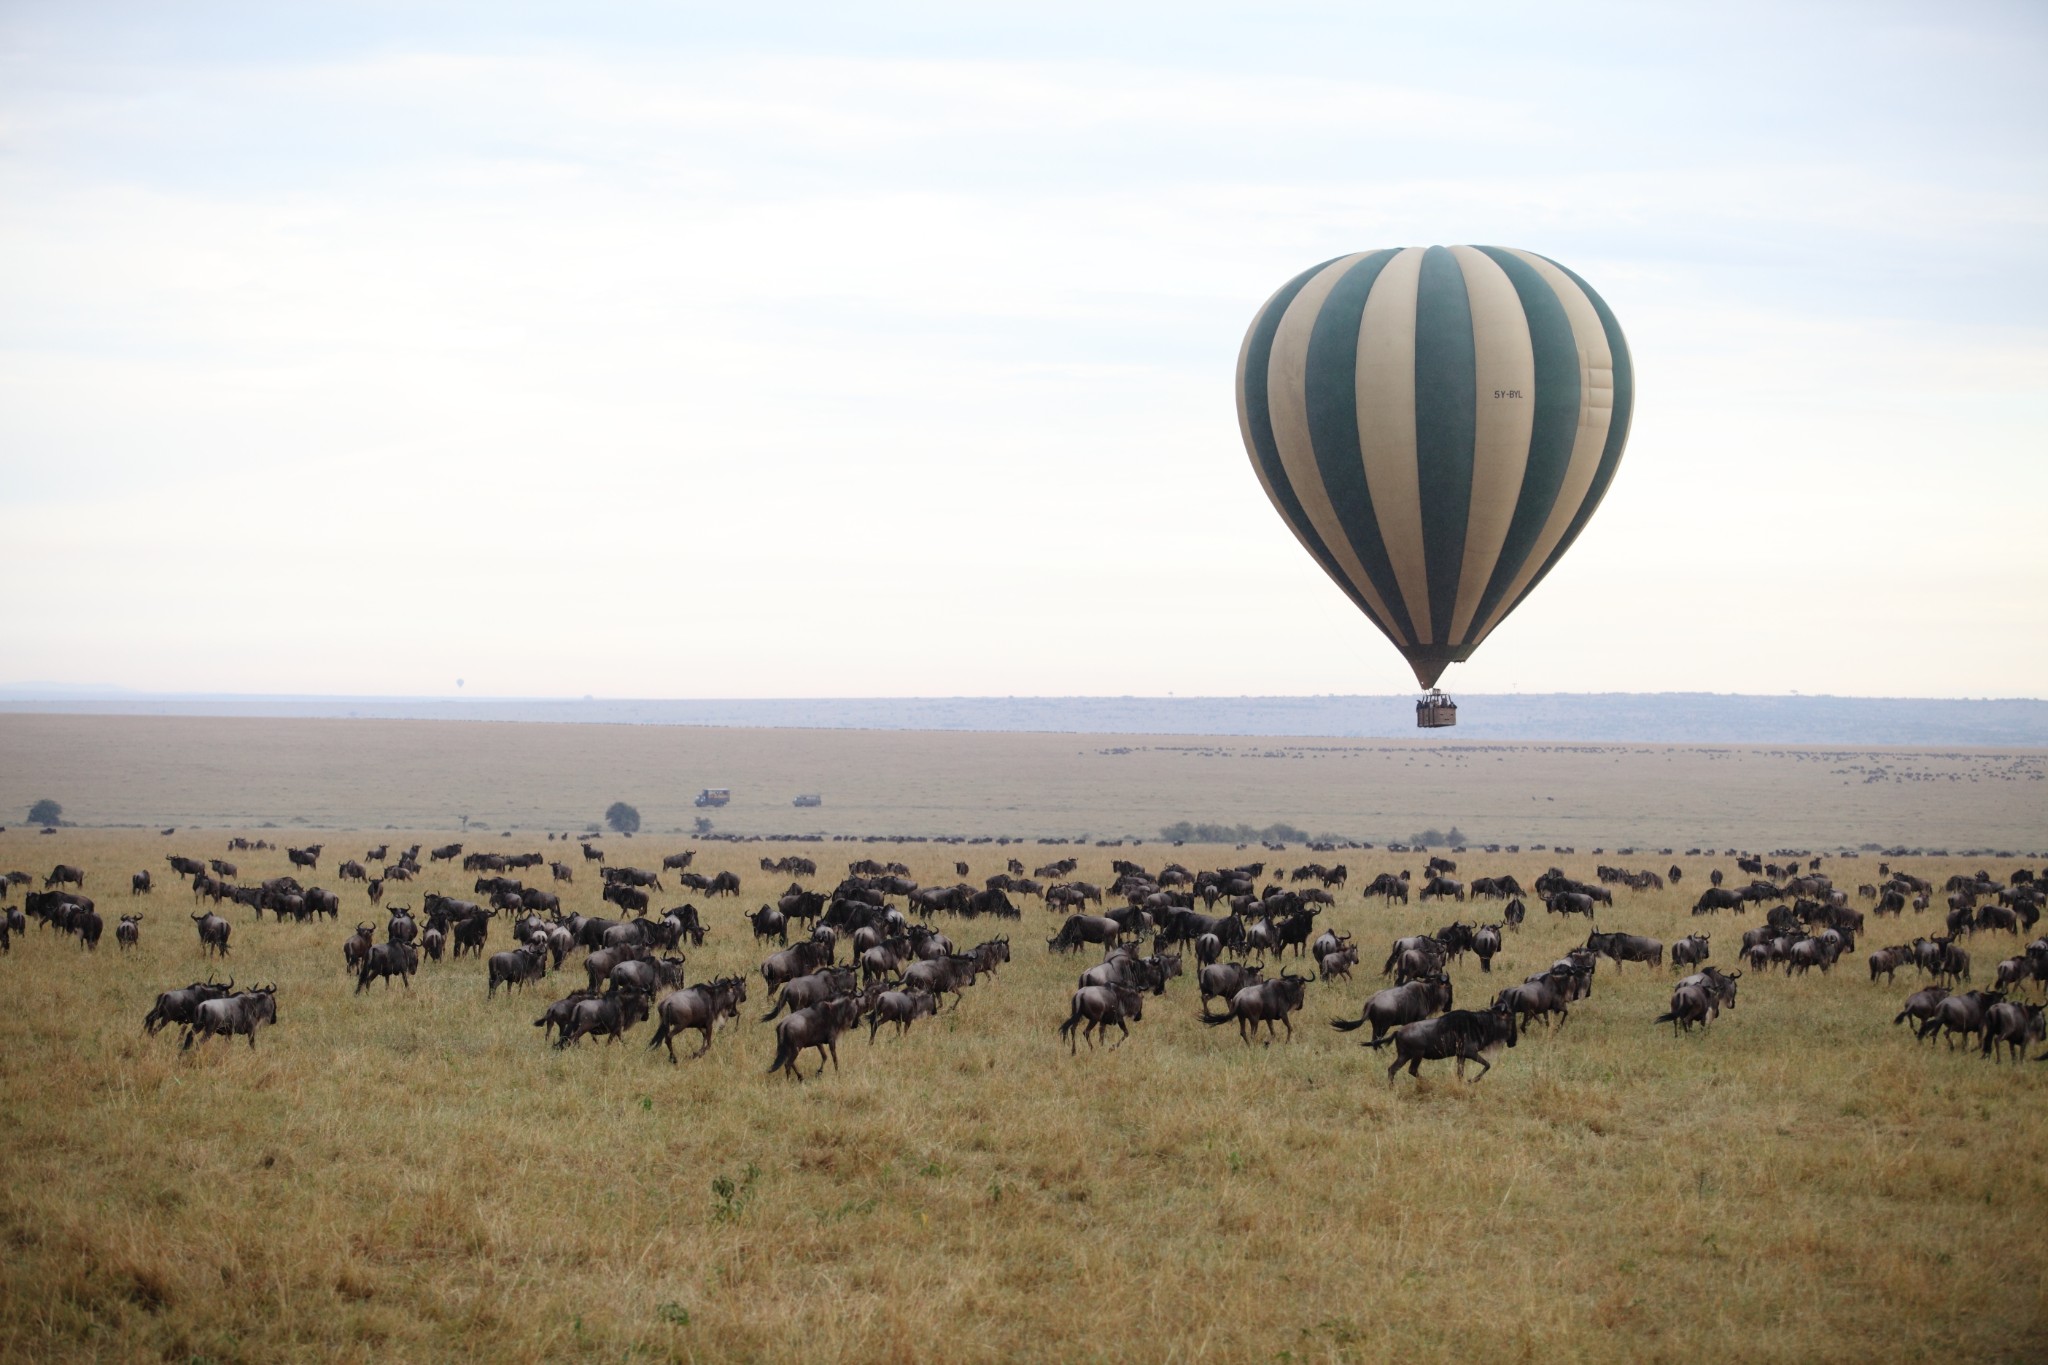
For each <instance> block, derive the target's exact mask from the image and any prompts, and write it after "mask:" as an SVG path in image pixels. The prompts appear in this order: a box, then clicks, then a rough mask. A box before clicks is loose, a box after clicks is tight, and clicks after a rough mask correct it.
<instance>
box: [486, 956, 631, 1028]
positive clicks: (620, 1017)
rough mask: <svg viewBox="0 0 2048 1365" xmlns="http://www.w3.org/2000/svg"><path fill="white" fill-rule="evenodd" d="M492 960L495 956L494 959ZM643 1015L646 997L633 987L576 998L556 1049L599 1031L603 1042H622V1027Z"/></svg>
mask: <svg viewBox="0 0 2048 1365" xmlns="http://www.w3.org/2000/svg"><path fill="white" fill-rule="evenodd" d="M494 960H495V959H494ZM646 1017H647V996H646V994H645V993H643V992H641V991H636V990H624V991H617V992H614V993H613V994H611V995H603V996H598V997H596V998H595V999H586V1000H579V1001H577V1002H576V1004H575V1005H574V1006H573V1007H572V1008H571V1009H570V1011H569V1019H568V1022H567V1023H566V1024H564V1025H563V1026H562V1035H561V1037H559V1038H557V1039H555V1046H556V1047H557V1048H565V1047H570V1046H572V1045H573V1044H574V1043H575V1042H576V1040H577V1039H579V1038H582V1037H584V1036H585V1035H587V1034H592V1033H602V1034H604V1035H605V1041H606V1042H607V1043H618V1042H624V1041H625V1037H626V1030H627V1029H629V1028H631V1027H633V1025H635V1024H637V1023H639V1022H640V1021H641V1020H642V1019H645V1018H646Z"/></svg>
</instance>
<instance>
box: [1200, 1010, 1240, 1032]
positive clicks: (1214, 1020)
mask: <svg viewBox="0 0 2048 1365" xmlns="http://www.w3.org/2000/svg"><path fill="white" fill-rule="evenodd" d="M1235 1018H1237V1015H1236V1013H1235V1012H1234V1011H1233V1012H1232V1013H1230V1014H1211V1013H1209V1012H1208V1011H1207V1010H1204V1011H1203V1012H1202V1022H1203V1023H1205V1024H1207V1025H1208V1026H1209V1027H1210V1028H1215V1027H1216V1026H1217V1025H1218V1024H1227V1023H1229V1022H1230V1021H1231V1020H1233V1019H1235Z"/></svg>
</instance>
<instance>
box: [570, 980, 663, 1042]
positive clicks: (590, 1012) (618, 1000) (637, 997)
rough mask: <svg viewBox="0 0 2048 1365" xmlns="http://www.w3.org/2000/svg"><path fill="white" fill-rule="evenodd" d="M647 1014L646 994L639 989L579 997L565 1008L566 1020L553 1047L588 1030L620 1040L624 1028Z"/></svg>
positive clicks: (606, 1037)
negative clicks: (566, 1011)
mask: <svg viewBox="0 0 2048 1365" xmlns="http://www.w3.org/2000/svg"><path fill="white" fill-rule="evenodd" d="M646 1017H647V997H646V995H645V994H643V993H642V992H640V991H636V990H624V991H616V992H614V993H612V994H610V995H604V996H599V997H597V998H595V999H588V1000H579V1001H577V1002H576V1005H575V1007H574V1008H572V1009H571V1010H570V1011H569V1019H568V1022H567V1023H566V1024H565V1025H564V1026H563V1028H562V1035H561V1037H559V1038H557V1039H555V1046H556V1047H557V1048H566V1047H570V1046H572V1045H573V1044H574V1043H575V1042H576V1040H577V1039H579V1038H582V1037H584V1036H586V1035H588V1034H593V1033H602V1034H604V1035H605V1041H606V1042H607V1043H618V1042H624V1041H625V1037H626V1030H627V1029H629V1028H631V1027H633V1025H635V1024H637V1023H639V1022H640V1021H641V1020H642V1019H645V1018H646Z"/></svg>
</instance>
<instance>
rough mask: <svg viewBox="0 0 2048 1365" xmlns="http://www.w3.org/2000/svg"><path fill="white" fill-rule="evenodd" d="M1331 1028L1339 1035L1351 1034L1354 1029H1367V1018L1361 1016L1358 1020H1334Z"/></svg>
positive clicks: (1331, 1022)
mask: <svg viewBox="0 0 2048 1365" xmlns="http://www.w3.org/2000/svg"><path fill="white" fill-rule="evenodd" d="M1330 1027H1331V1028H1333V1029H1335V1030H1337V1032H1339V1033H1350V1032H1351V1031H1353V1030H1354V1029H1362V1028H1364V1027H1365V1016H1364V1015H1362V1014H1361V1015H1359V1016H1358V1017H1357V1018H1356V1019H1332V1020H1331V1021H1330Z"/></svg>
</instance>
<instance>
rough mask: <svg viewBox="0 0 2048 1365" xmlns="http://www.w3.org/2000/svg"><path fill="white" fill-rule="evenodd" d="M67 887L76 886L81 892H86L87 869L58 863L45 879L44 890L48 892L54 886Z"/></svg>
mask: <svg viewBox="0 0 2048 1365" xmlns="http://www.w3.org/2000/svg"><path fill="white" fill-rule="evenodd" d="M65 885H70V886H75V887H77V888H78V889H79V890H80V891H83V890H85V869H84V868H82V867H72V866H70V865H69V864H66V863H58V864H57V865H56V866H55V867H53V868H51V869H50V875H49V876H47V877H45V878H43V890H45V891H48V890H49V889H50V888H51V887H53V886H65Z"/></svg>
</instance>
